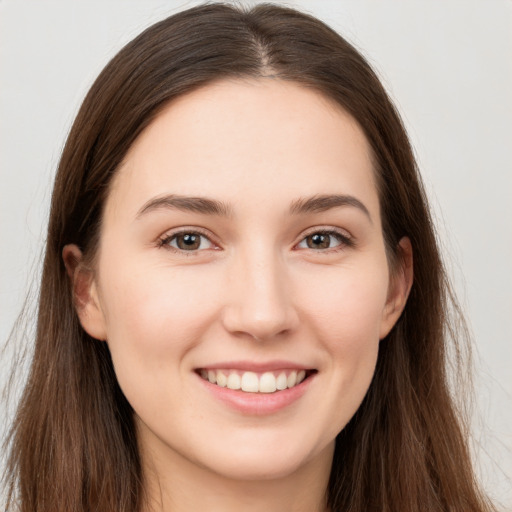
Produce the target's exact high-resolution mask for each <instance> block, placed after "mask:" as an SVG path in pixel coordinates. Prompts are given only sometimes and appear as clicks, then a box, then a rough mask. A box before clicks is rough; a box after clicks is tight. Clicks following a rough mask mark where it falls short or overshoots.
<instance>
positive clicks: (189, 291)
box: [102, 264, 218, 396]
mask: <svg viewBox="0 0 512 512" xmlns="http://www.w3.org/2000/svg"><path fill="white" fill-rule="evenodd" d="M105 268H107V267H106V266H105ZM107 271H108V269H107ZM104 275H105V276H106V275H108V280H104V282H105V286H104V287H103V288H104V290H105V295H103V296H102V299H103V300H102V303H103V304H105V308H104V312H105V318H106V327H107V342H108V345H109V348H110V351H111V354H112V359H113V362H114V367H115V370H116V374H117V377H118V380H119V383H120V385H121V388H122V389H123V391H125V394H126V395H127V396H129V395H130V396H133V395H134V394H135V395H136V394H140V395H141V396H142V394H143V391H144V390H145V393H146V394H148V393H152V392H154V391H155V390H156V389H158V387H160V386H166V387H167V386H168V385H169V379H170V376H171V375H172V376H173V377H172V378H174V377H176V382H177V384H176V385H180V384H179V382H180V379H179V376H180V372H184V371H185V370H187V368H186V365H185V366H184V365H183V364H182V363H183V361H184V360H185V359H186V356H187V353H188V352H189V351H190V350H191V349H193V348H194V346H196V345H197V344H199V343H200V342H201V340H202V339H203V338H204V335H205V332H206V330H207V329H208V326H209V325H210V323H211V321H212V319H214V318H215V317H216V316H218V312H217V309H216V304H218V300H215V299H216V297H214V296H213V295H214V290H215V287H214V286H213V285H212V286H205V282H204V277H202V276H201V275H197V272H196V275H194V274H193V273H191V272H183V271H180V270H176V269H175V270H173V269H165V268H162V267H151V266H149V267H145V268H144V269H138V268H137V267H134V266H133V265H132V266H131V267H130V271H129V272H127V271H124V270H123V265H121V264H119V265H117V268H116V267H114V266H111V267H110V272H108V274H107V272H105V274H104ZM107 281H108V282H107ZM148 376H149V378H148ZM139 386H140V388H139ZM137 389H139V390H138V391H137Z"/></svg>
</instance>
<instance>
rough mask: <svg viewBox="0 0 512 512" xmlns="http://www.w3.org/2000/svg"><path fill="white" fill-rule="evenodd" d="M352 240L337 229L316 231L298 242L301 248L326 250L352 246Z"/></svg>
mask: <svg viewBox="0 0 512 512" xmlns="http://www.w3.org/2000/svg"><path fill="white" fill-rule="evenodd" d="M350 245H352V241H351V240H350V238H349V237H347V236H346V235H342V234H341V233H338V232H337V231H324V230H322V231H315V232H313V233H310V234H309V235H307V236H306V237H305V238H303V239H302V240H301V241H300V242H299V243H298V244H297V247H298V248H299V249H313V250H326V249H336V248H341V247H342V246H350Z"/></svg>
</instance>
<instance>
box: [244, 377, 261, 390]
mask: <svg viewBox="0 0 512 512" xmlns="http://www.w3.org/2000/svg"><path fill="white" fill-rule="evenodd" d="M242 391H249V392H250V393H257V392H258V391H259V386H258V376H257V375H256V374H255V373H253V372H244V373H243V374H242Z"/></svg>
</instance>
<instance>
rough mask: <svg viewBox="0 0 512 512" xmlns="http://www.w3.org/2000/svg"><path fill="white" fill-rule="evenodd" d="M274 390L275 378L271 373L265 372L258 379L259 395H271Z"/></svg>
mask: <svg viewBox="0 0 512 512" xmlns="http://www.w3.org/2000/svg"><path fill="white" fill-rule="evenodd" d="M275 390H276V378H275V377H274V374H273V373H271V372H265V373H264V374H263V375H262V376H261V377H260V387H259V391H260V393H273V392H274V391H275Z"/></svg>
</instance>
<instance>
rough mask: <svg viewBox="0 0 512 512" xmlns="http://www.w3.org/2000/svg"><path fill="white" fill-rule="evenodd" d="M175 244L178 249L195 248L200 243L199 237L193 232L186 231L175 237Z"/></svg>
mask: <svg viewBox="0 0 512 512" xmlns="http://www.w3.org/2000/svg"><path fill="white" fill-rule="evenodd" d="M176 241H177V244H178V247H179V248H180V249H185V250H190V249H197V248H199V245H200V237H199V236H198V235H194V234H193V233H186V234H184V235H181V236H179V237H178V238H177V240H176Z"/></svg>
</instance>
